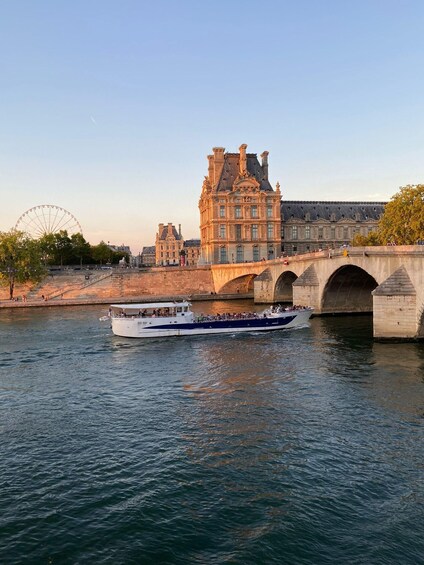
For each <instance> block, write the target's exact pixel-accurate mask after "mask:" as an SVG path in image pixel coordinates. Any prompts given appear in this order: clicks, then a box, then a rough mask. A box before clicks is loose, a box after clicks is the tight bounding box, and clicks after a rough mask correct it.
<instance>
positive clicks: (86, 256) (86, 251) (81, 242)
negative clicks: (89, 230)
mask: <svg viewBox="0 0 424 565" xmlns="http://www.w3.org/2000/svg"><path fill="white" fill-rule="evenodd" d="M71 247H72V262H73V263H74V264H76V263H80V264H81V265H82V264H83V263H84V262H85V263H90V262H91V261H92V257H91V246H90V244H89V243H88V242H87V241H86V240H85V239H84V237H83V235H82V233H74V234H73V235H71Z"/></svg>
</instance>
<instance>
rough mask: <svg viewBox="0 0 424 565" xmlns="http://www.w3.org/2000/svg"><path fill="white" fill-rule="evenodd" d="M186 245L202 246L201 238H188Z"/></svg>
mask: <svg viewBox="0 0 424 565" xmlns="http://www.w3.org/2000/svg"><path fill="white" fill-rule="evenodd" d="M184 247H200V239H186V240H185V241H184Z"/></svg>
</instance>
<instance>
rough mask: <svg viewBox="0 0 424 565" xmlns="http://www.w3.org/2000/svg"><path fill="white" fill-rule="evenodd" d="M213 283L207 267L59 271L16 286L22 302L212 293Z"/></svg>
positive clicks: (0, 290)
mask: <svg viewBox="0 0 424 565" xmlns="http://www.w3.org/2000/svg"><path fill="white" fill-rule="evenodd" d="M212 292H214V282H213V277H212V273H211V269H210V267H208V266H206V267H184V268H178V267H156V268H152V269H146V270H140V271H138V270H132V269H122V270H118V269H114V270H111V271H110V272H109V271H88V270H82V271H61V272H58V273H52V274H49V275H48V276H47V277H46V278H45V279H44V280H43V281H42V282H41V283H38V284H36V285H30V284H25V285H18V284H17V285H16V286H15V292H14V296H15V297H16V298H17V299H18V300H19V301H21V300H22V296H25V297H26V299H27V300H28V301H31V300H42V299H43V297H44V298H46V299H48V300H49V301H50V300H60V299H65V300H66V299H69V300H71V299H92V300H95V299H106V298H111V299H112V298H122V297H132V296H138V297H140V296H144V295H145V296H181V295H196V294H211V293H212ZM8 298H9V289H8V287H5V286H2V287H0V300H8Z"/></svg>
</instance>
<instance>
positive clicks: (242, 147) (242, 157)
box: [239, 143, 247, 176]
mask: <svg viewBox="0 0 424 565" xmlns="http://www.w3.org/2000/svg"><path fill="white" fill-rule="evenodd" d="M246 149H247V145H246V144H245V143H243V144H242V145H240V147H239V151H240V169H239V171H240V176H244V175H245V174H246V173H247V157H246Z"/></svg>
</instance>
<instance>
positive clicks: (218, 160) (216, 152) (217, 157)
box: [212, 147, 225, 185]
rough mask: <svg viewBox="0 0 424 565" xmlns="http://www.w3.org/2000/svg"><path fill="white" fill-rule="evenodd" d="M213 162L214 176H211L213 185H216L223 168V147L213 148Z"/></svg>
mask: <svg viewBox="0 0 424 565" xmlns="http://www.w3.org/2000/svg"><path fill="white" fill-rule="evenodd" d="M212 151H213V160H214V174H213V184H214V185H216V184H218V182H219V179H220V178H221V173H222V169H223V168H224V151H225V148H224V147H214V148H213V149H212Z"/></svg>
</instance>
